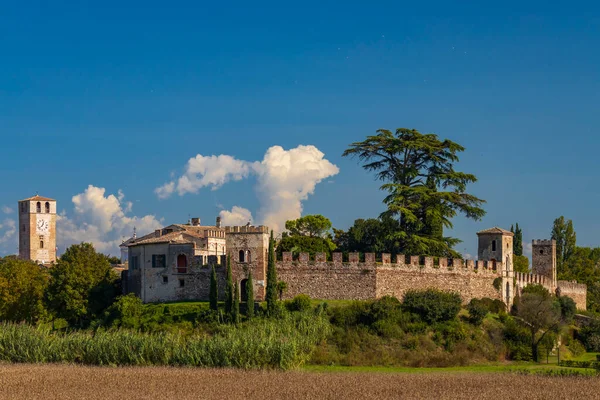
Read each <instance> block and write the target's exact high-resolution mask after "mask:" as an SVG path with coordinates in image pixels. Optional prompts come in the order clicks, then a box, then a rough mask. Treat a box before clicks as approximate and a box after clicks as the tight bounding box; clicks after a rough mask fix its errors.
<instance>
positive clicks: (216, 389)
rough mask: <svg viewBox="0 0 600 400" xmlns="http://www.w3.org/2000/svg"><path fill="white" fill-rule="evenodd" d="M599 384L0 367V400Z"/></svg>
mask: <svg viewBox="0 0 600 400" xmlns="http://www.w3.org/2000/svg"><path fill="white" fill-rule="evenodd" d="M598 393H600V379H596V378H547V377H537V376H521V375H514V374H508V373H474V372H456V373H454V372H433V373H427V374H410V373H364V372H357V373H354V372H337V373H329V372H328V373H319V372H303V371H294V372H274V371H265V372H260V371H259V372H256V371H254V372H244V371H239V370H214V369H191V368H102V367H81V366H71V365H0V399H59V398H60V399H78V400H79V399H102V400H105V399H119V398H121V399H127V400H133V399H150V398H152V399H178V400H181V399H261V400H269V399H343V400H349V399H361V400H366V399H377V400H383V399H482V400H485V399H493V400H498V399H502V400H507V399H598V396H599V395H598Z"/></svg>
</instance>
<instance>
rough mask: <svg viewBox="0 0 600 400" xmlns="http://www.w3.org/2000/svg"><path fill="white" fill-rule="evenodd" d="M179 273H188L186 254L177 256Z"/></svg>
mask: <svg viewBox="0 0 600 400" xmlns="http://www.w3.org/2000/svg"><path fill="white" fill-rule="evenodd" d="M177 273H179V274H185V273H187V257H186V256H185V254H180V255H178V256H177Z"/></svg>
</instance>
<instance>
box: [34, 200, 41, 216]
mask: <svg viewBox="0 0 600 400" xmlns="http://www.w3.org/2000/svg"><path fill="white" fill-rule="evenodd" d="M35 210H36V212H38V213H41V212H42V203H40V202H39V201H38V202H37V204H36V206H35Z"/></svg>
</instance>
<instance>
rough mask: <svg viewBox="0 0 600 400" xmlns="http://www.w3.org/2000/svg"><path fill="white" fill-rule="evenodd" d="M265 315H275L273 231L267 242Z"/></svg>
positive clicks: (275, 289) (275, 283)
mask: <svg viewBox="0 0 600 400" xmlns="http://www.w3.org/2000/svg"><path fill="white" fill-rule="evenodd" d="M266 300H267V313H268V314H269V315H270V316H273V315H275V312H276V310H277V270H276V266H275V239H274V238H273V231H271V238H270V240H269V262H268V265H267V293H266Z"/></svg>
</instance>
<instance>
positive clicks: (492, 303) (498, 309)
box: [479, 297, 506, 314]
mask: <svg viewBox="0 0 600 400" xmlns="http://www.w3.org/2000/svg"><path fill="white" fill-rule="evenodd" d="M479 302H480V303H481V304H482V305H484V306H485V307H486V308H487V310H488V312H491V313H492V314H500V313H502V312H506V304H504V302H503V301H502V300H498V299H490V298H489V297H483V298H481V299H479Z"/></svg>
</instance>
